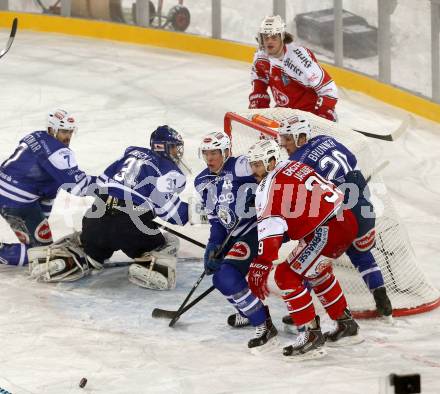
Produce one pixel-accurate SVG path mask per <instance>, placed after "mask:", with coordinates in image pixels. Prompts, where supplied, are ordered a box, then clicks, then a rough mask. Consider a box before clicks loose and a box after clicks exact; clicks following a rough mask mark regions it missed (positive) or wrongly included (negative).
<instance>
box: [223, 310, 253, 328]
mask: <svg viewBox="0 0 440 394" xmlns="http://www.w3.org/2000/svg"><path fill="white" fill-rule="evenodd" d="M228 325H229V326H231V327H234V328H241V327H247V326H250V325H251V322H250V321H249V319H248V318H247V317H246V316H242V315H241V314H240V313H238V312H237V313H233V314H232V315H229V317H228Z"/></svg>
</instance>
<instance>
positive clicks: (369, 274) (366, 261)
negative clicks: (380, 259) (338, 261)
mask: <svg viewBox="0 0 440 394" xmlns="http://www.w3.org/2000/svg"><path fill="white" fill-rule="evenodd" d="M350 249H351V248H350ZM350 249H349V250H348V251H347V255H348V257H349V258H350V260H351V263H352V264H353V265H354V266H355V267H356V268H357V270H358V271H359V273H360V274H361V275H362V279H363V281H364V282H365V284H366V285H367V286H368V288H369V289H370V290H371V291H373V290H374V289H377V288H378V287H382V286H383V285H384V281H383V276H382V271H381V270H380V268H379V266H378V265H377V263H376V260H375V259H374V256H373V254H372V253H371V252H359V251H357V250H356V251H352V250H350ZM353 249H354V248H353Z"/></svg>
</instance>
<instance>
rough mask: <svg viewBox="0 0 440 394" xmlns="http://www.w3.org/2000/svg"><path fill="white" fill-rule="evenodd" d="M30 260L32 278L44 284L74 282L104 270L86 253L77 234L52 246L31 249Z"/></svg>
mask: <svg viewBox="0 0 440 394" xmlns="http://www.w3.org/2000/svg"><path fill="white" fill-rule="evenodd" d="M28 259H29V273H30V276H31V277H32V278H34V279H36V280H37V281H43V282H72V281H75V280H78V279H80V278H82V277H84V276H86V275H88V274H89V273H90V270H91V269H92V268H96V269H101V268H102V264H100V263H98V262H97V261H95V260H93V259H92V258H90V257H89V256H87V255H86V254H85V253H84V251H83V250H82V248H81V246H80V244H79V237H78V234H76V233H75V234H72V235H71V236H68V237H65V238H62V239H61V240H59V241H57V242H56V243H54V244H52V245H50V246H39V247H35V248H30V249H29V250H28Z"/></svg>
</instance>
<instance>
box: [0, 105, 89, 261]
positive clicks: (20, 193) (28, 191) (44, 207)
mask: <svg viewBox="0 0 440 394" xmlns="http://www.w3.org/2000/svg"><path fill="white" fill-rule="evenodd" d="M76 129H77V126H76V121H75V119H74V117H73V116H72V115H70V114H69V113H68V112H67V111H65V110H63V109H56V110H55V111H52V112H49V114H48V118H47V131H34V132H33V133H30V134H28V135H26V136H25V137H24V138H22V139H21V140H20V142H19V145H18V147H17V149H16V150H15V152H14V153H13V154H12V155H11V156H10V157H9V158H8V159H7V160H5V161H4V162H3V163H2V164H1V166H0V215H1V216H2V217H3V218H4V219H5V220H6V222H7V223H8V224H9V226H10V227H11V229H12V231H14V233H15V235H16V236H17V238H18V240H19V241H20V243H12V244H7V243H3V244H1V243H0V263H3V264H11V265H26V264H27V263H28V258H27V249H28V248H30V247H34V246H38V245H48V244H50V243H51V242H52V233H51V230H50V227H49V222H48V220H47V219H48V218H49V215H50V213H51V210H52V205H53V202H54V200H55V197H56V195H57V193H58V190H59V189H60V188H63V189H65V190H67V191H69V192H70V193H71V194H74V195H78V196H81V195H85V194H86V193H87V191H88V188H89V185H90V184H92V183H94V181H95V179H96V178H95V177H92V176H88V175H86V174H85V173H84V172H83V171H81V170H80V169H79V168H78V165H77V163H76V159H75V155H74V153H73V151H72V150H71V149H70V148H69V144H70V139H71V138H72V135H73V133H74V132H75V131H76Z"/></svg>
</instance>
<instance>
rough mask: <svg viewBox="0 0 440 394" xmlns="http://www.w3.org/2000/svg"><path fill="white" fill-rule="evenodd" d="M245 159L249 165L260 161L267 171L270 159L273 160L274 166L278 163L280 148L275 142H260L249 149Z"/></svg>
mask: <svg viewBox="0 0 440 394" xmlns="http://www.w3.org/2000/svg"><path fill="white" fill-rule="evenodd" d="M247 157H248V161H249V163H253V162H256V161H262V162H263V164H264V168H266V170H267V171H268V168H267V167H268V165H269V160H270V159H272V158H274V159H275V164H277V163H278V162H279V161H280V158H281V153H280V147H279V145H278V144H277V142H276V141H275V140H260V141H258V142H257V143H255V144H254V145H252V146H251V147H250V148H249V151H248V154H247Z"/></svg>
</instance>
